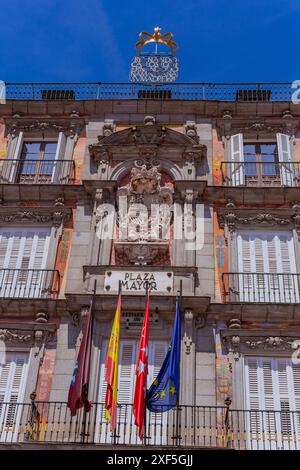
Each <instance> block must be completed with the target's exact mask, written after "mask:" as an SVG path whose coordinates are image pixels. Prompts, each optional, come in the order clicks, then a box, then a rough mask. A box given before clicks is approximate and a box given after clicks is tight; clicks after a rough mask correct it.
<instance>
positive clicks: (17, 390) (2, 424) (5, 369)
mask: <svg viewBox="0 0 300 470" xmlns="http://www.w3.org/2000/svg"><path fill="white" fill-rule="evenodd" d="M27 370H28V354H25V353H6V354H5V357H4V355H2V356H1V353H0V442H1V441H2V442H3V441H11V440H15V439H16V437H17V432H18V425H19V421H20V418H21V414H22V406H21V405H20V404H21V403H22V402H23V400H24V393H25V385H26V378H27Z"/></svg>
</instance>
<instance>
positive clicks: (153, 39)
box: [130, 26, 179, 83]
mask: <svg viewBox="0 0 300 470" xmlns="http://www.w3.org/2000/svg"><path fill="white" fill-rule="evenodd" d="M139 38H140V39H139V41H138V42H136V43H135V50H136V51H137V52H138V56H136V57H134V58H133V60H132V62H131V70H130V79H131V81H132V82H148V83H153V82H154V83H168V82H174V81H175V80H176V79H177V78H178V72H179V61H178V59H177V57H175V55H174V53H175V52H176V51H177V49H178V44H177V43H176V42H175V41H173V38H174V36H173V34H172V33H165V34H161V28H159V27H158V26H156V27H155V28H154V32H153V34H150V33H147V32H145V31H142V32H141V33H140V34H139ZM148 44H154V45H155V48H154V52H144V51H143V48H144V47H145V46H147V45H148ZM159 45H163V46H166V47H167V48H168V49H169V50H168V51H167V52H165V51H163V50H162V51H159Z"/></svg>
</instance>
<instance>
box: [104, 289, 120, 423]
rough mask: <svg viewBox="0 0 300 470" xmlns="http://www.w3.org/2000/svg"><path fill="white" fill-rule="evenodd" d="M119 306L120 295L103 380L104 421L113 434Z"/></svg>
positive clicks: (116, 395) (118, 341) (117, 362)
mask: <svg viewBox="0 0 300 470" xmlns="http://www.w3.org/2000/svg"><path fill="white" fill-rule="evenodd" d="M121 304H122V298H121V294H119V298H118V305H117V309H116V313H115V318H114V323H113V327H112V330H111V335H110V340H109V345H108V351H107V356H106V360H105V368H106V371H105V380H106V382H107V389H106V397H105V419H106V420H107V421H110V430H111V432H114V430H115V428H116V423H117V402H118V364H119V347H120V319H121Z"/></svg>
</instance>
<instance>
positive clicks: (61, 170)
mask: <svg viewBox="0 0 300 470" xmlns="http://www.w3.org/2000/svg"><path fill="white" fill-rule="evenodd" d="M74 179H75V164H74V161H73V160H12V159H7V158H3V159H0V183H22V184H41V183H45V184H71V183H73V182H74Z"/></svg>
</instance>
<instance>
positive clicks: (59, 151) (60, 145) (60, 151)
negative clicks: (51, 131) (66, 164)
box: [51, 132, 67, 182]
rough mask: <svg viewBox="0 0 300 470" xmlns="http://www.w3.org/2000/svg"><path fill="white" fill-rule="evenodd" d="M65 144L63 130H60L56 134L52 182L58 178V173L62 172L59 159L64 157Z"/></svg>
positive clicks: (61, 164)
mask: <svg viewBox="0 0 300 470" xmlns="http://www.w3.org/2000/svg"><path fill="white" fill-rule="evenodd" d="M66 145H67V137H66V135H65V134H64V132H60V133H59V134H58V141H57V147H56V153H55V162H54V165H53V173H52V179H51V181H52V182H57V181H58V180H59V176H60V175H59V173H60V172H62V169H63V163H62V161H61V160H64V159H65V153H66ZM58 160H60V161H58Z"/></svg>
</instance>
